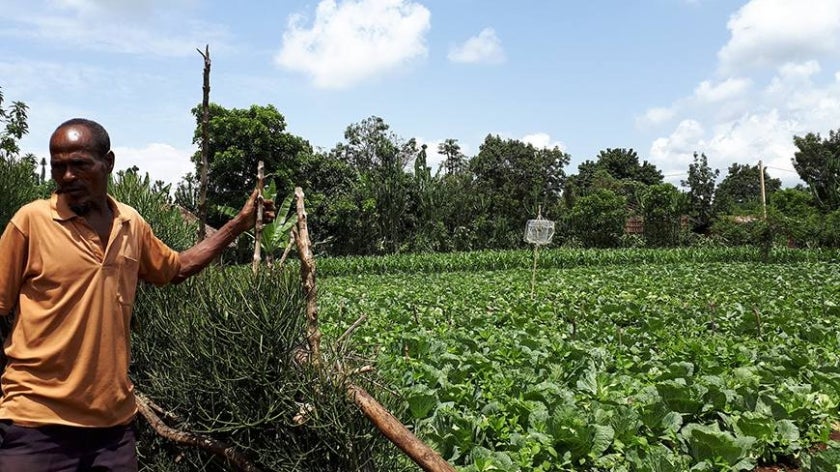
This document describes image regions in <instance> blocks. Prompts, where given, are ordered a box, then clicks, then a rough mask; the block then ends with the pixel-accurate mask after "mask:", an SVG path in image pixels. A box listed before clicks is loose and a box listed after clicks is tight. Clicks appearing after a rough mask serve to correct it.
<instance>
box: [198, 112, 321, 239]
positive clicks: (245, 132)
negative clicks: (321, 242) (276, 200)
mask: <svg viewBox="0 0 840 472" xmlns="http://www.w3.org/2000/svg"><path fill="white" fill-rule="evenodd" d="M201 114H202V113H201V107H196V108H194V109H193V115H195V117H196V124H197V126H196V132H195V136H194V138H193V142H198V141H199V140H200V139H201V126H200V123H201ZM285 130H286V120H285V118H284V117H283V115H282V114H280V112H279V111H278V110H277V109H276V108H275V107H274V106H273V105H266V106H260V105H252V106H251V107H250V108H247V109H238V108H231V109H226V108H224V107H222V106H220V105H217V104H214V103H211V104H210V121H209V135H210V136H211V139H210V140H209V143H208V160H209V164H210V166H209V169H208V176H209V182H208V186H207V202H208V208H210V209H211V210H212V209H213V208H214V207H219V206H228V207H233V208H238V207H240V206H241V205H242V204H244V202H245V200H246V199H247V197H248V195H249V194H250V193H251V190H252V189H253V188H254V187H255V185H256V180H257V177H256V169H257V162H258V161H260V160H262V161H263V162H265V171H266V174H267V175H270V176H271V178H272V179H274V181H275V182H276V184H277V189H278V193H279V194H280V195H288V194H290V193H291V192H292V191H293V190H294V186H295V182H296V181H298V180H300V177H301V172H300V162H301V156H302V155H309V154H311V153H312V147H311V146H310V144H309V142H308V141H306V140H305V139H303V138H301V137H298V136H294V135H292V134H289V133H287V132H285ZM200 159H201V155H200V153H196V154H195V155H194V156H193V162H196V164H197V165H196V170H197V171H199V170H200V169H199V163H200ZM209 213H210V214H209V215H208V221H209V222H210V224H212V225H219V224H221V223H222V222H223V221H224V220H225V219H226V218H225V217H224V216H223V215H222V214H220V213H218V212H217V213H215V214H214V213H213V212H212V211H211V212H209Z"/></svg>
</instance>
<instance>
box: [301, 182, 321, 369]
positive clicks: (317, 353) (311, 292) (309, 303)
mask: <svg viewBox="0 0 840 472" xmlns="http://www.w3.org/2000/svg"><path fill="white" fill-rule="evenodd" d="M295 199H296V202H297V227H296V231H295V233H296V234H295V243H296V244H297V248H298V254H299V255H300V267H301V283H302V284H303V292H304V293H305V294H306V341H307V343H308V344H309V361H310V363H312V365H313V366H315V368H320V367H321V330H320V328H318V287H317V286H316V285H315V256H313V255H312V243H311V242H310V241H309V229H308V227H307V226H306V208H305V207H304V205H303V189H302V188H300V187H295Z"/></svg>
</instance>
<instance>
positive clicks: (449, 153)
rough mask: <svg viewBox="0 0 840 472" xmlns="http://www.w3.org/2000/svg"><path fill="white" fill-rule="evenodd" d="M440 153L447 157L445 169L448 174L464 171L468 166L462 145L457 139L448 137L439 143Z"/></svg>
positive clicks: (444, 163) (444, 164)
mask: <svg viewBox="0 0 840 472" xmlns="http://www.w3.org/2000/svg"><path fill="white" fill-rule="evenodd" d="M438 153H440V154H442V155H443V156H445V157H446V159H445V160H444V161H443V169H444V172H445V173H447V174H453V173H455V172H459V171H462V170H464V169H465V168H466V166H467V158H466V156H464V154H462V153H461V146H460V145H459V144H458V140H457V139H453V138H447V139H445V140H444V141H443V142H442V143H440V144H438Z"/></svg>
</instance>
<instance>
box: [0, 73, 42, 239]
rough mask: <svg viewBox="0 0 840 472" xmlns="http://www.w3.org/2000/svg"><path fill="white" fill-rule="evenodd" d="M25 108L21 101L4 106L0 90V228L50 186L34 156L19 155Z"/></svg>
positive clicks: (24, 126) (27, 127) (26, 129)
mask: <svg viewBox="0 0 840 472" xmlns="http://www.w3.org/2000/svg"><path fill="white" fill-rule="evenodd" d="M27 109H28V108H27V106H26V104H24V103H23V102H12V104H11V107H9V108H8V109H6V108H4V107H3V91H2V89H0V125H1V126H2V129H0V231H3V229H5V228H6V225H7V224H8V222H9V220H10V219H11V218H12V216H13V215H14V214H15V212H16V211H17V210H18V209H19V208H20V207H21V206H22V205H25V204H26V203H29V202H31V201H32V200H36V199H38V198H44V197H46V196H47V195H49V193H50V189H51V185H50V184H47V183H46V182H44V178H43V177H41V178H39V177H38V165H37V162H38V161H37V158H36V157H35V155H33V154H26V155H25V156H19V154H20V146H19V142H20V139H21V138H23V136H24V135H26V133H27V132H28V131H29V125H28V124H27V121H26V120H27V116H26V112H27ZM42 169H43V168H42ZM41 173H43V170H42V171H41Z"/></svg>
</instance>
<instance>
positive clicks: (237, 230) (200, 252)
mask: <svg viewBox="0 0 840 472" xmlns="http://www.w3.org/2000/svg"><path fill="white" fill-rule="evenodd" d="M248 228H249V225H248V222H247V221H246V220H245V219H244V218H243V217H242V216H241V215H237V216H236V217H235V218H234V219H232V220H230V221H228V222H227V223H226V224H225V225H224V226H222V228H221V229H220V230H219V231H216V232H215V233H213V234H212V235H211V236H209V237H207V238H206V239H205V240H203V241H201V242H199V243H198V244H196V245H195V246H193V247H191V248H189V249H187V250H186V251H184V252H182V253H180V259H181V270H180V271H179V272H178V275H176V276H175V278H174V279H173V280H172V283H178V282H182V281H183V280H184V279H186V278H187V277H190V276H191V275H195V274H197V273H198V272H200V271H201V270H202V269H204V268H205V267H207V265H208V264H210V262H211V261H212V260H213V259H215V258H216V257H218V256H219V254H221V253H222V251H223V250H224V249H225V248H226V247H227V246H228V245H229V244H230V243H232V242H233V241H234V240H236V238H237V237H238V236H239V235H240V234H242V233H243V232H244V231H245V230H247V229H248Z"/></svg>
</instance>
